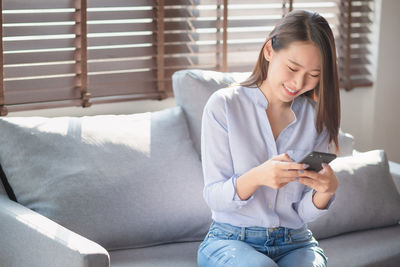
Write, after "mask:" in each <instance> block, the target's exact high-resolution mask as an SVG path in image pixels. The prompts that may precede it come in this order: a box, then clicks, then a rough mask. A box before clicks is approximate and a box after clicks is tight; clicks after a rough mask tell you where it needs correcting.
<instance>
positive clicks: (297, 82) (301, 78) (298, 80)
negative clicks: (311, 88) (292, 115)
mask: <svg viewBox="0 0 400 267" xmlns="http://www.w3.org/2000/svg"><path fill="white" fill-rule="evenodd" d="M304 80H305V78H304V76H303V75H301V74H298V75H296V79H295V85H296V90H300V89H302V88H303V86H304Z"/></svg>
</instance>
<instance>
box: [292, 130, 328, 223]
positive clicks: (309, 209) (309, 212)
mask: <svg viewBox="0 0 400 267" xmlns="http://www.w3.org/2000/svg"><path fill="white" fill-rule="evenodd" d="M314 151H319V152H325V153H327V152H328V151H329V132H328V130H327V129H326V128H324V130H323V131H322V132H321V134H319V136H318V137H317V139H316V142H315V145H314ZM315 192H316V191H315V190H313V189H311V188H310V187H306V189H305V190H304V192H303V196H302V199H301V200H300V203H299V205H298V209H297V212H298V214H299V216H300V218H301V219H302V220H303V222H304V223H308V222H312V221H314V220H316V219H317V218H318V217H320V216H322V215H324V214H325V213H326V212H327V211H328V208H329V207H330V206H331V204H332V202H333V201H334V199H335V197H336V194H334V195H333V196H332V197H331V199H330V200H329V203H328V205H327V207H326V208H325V209H318V208H317V207H316V206H315V205H314V203H313V202H312V198H313V195H314V193H315Z"/></svg>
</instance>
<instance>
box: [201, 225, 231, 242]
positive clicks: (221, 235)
mask: <svg viewBox="0 0 400 267" xmlns="http://www.w3.org/2000/svg"><path fill="white" fill-rule="evenodd" d="M233 236H234V234H233V233H231V232H229V231H226V230H224V229H222V228H220V227H218V226H217V225H214V226H213V227H212V228H211V229H210V231H208V235H207V237H208V238H217V239H224V240H229V239H234V238H233Z"/></svg>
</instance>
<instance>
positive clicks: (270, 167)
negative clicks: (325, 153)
mask: <svg viewBox="0 0 400 267" xmlns="http://www.w3.org/2000/svg"><path fill="white" fill-rule="evenodd" d="M256 168H257V171H258V173H259V175H258V183H259V185H265V186H268V187H271V188H274V189H279V188H281V187H283V186H285V185H287V184H288V183H290V182H293V181H295V180H296V178H297V177H299V171H304V170H305V169H306V168H308V165H307V164H301V163H296V162H293V160H292V159H291V158H290V157H289V156H288V154H286V153H285V154H281V155H278V156H275V157H272V158H271V159H269V160H267V161H266V162H264V163H263V164H261V165H259V166H258V167H256Z"/></svg>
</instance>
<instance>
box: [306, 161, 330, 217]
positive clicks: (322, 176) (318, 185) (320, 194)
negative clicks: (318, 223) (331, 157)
mask: <svg viewBox="0 0 400 267" xmlns="http://www.w3.org/2000/svg"><path fill="white" fill-rule="evenodd" d="M322 167H323V169H322V170H321V171H319V172H315V171H307V170H305V171H304V172H301V171H299V173H298V177H299V179H298V181H299V182H300V183H302V184H304V185H306V186H308V187H311V188H312V189H314V190H315V191H316V193H315V194H314V196H313V203H314V205H315V206H316V207H317V208H319V209H325V208H326V206H327V205H328V203H329V200H330V199H331V197H332V195H333V194H335V192H336V189H337V187H338V180H337V177H336V175H335V173H334V172H333V170H332V168H331V166H329V165H328V164H326V163H323V164H322Z"/></svg>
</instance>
